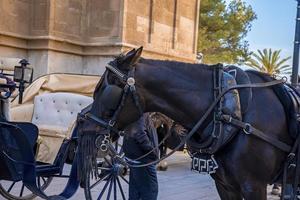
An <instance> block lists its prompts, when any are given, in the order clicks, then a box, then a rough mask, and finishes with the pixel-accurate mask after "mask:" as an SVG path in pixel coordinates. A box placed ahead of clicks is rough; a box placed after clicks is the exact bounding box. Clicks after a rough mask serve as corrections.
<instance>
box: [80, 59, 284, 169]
mask: <svg viewBox="0 0 300 200" xmlns="http://www.w3.org/2000/svg"><path fill="white" fill-rule="evenodd" d="M109 72H111V73H113V74H114V75H116V77H117V78H118V79H119V80H120V81H121V82H122V83H124V84H125V85H124V88H123V92H122V97H121V100H120V102H119V104H118V106H117V108H116V109H115V111H114V113H113V115H112V117H111V118H110V119H109V120H104V119H101V118H99V117H98V116H96V115H94V114H92V113H90V112H87V113H86V114H84V115H81V116H80V117H81V118H84V120H89V121H92V122H94V123H96V124H97V125H99V126H100V127H102V128H104V129H106V130H107V132H106V133H105V134H104V135H105V139H104V140H102V142H101V143H100V144H99V145H97V144H96V147H98V148H100V149H101V150H103V151H107V150H108V149H111V148H112V145H111V141H109V140H108V139H107V138H109V137H110V132H113V133H115V134H118V135H119V136H124V131H123V130H119V129H118V128H116V127H115V125H116V121H117V119H118V117H119V115H120V112H121V111H122V109H123V108H124V106H125V101H126V99H127V98H129V97H130V96H131V97H132V98H133V101H134V104H135V106H136V108H137V109H138V112H139V115H140V116H142V114H143V109H142V106H141V103H140V98H139V96H138V94H137V91H136V87H135V84H136V81H135V78H134V74H135V66H131V70H130V71H129V72H128V74H124V73H123V72H122V71H120V70H119V69H118V66H116V65H112V64H111V63H109V64H108V65H107V66H106V71H105V76H107V75H108V73H109ZM104 80H107V77H104ZM282 83H285V80H284V79H280V80H273V81H270V82H263V83H249V84H240V85H233V86H230V87H228V88H227V89H225V90H223V91H221V92H220V93H219V94H218V95H217V96H216V97H215V100H214V102H213V103H212V104H211V105H210V106H209V108H208V109H207V110H206V112H205V113H204V115H203V116H202V117H201V118H200V119H199V120H198V122H197V123H196V124H195V125H194V127H193V128H192V129H191V130H190V131H189V132H188V133H187V134H186V136H185V138H183V139H182V140H181V142H180V144H178V145H177V146H176V147H175V148H174V149H173V150H172V151H171V152H169V153H168V154H166V155H165V156H163V157H161V158H160V159H158V160H155V161H152V162H149V163H146V164H131V163H129V162H127V161H126V160H124V159H123V158H119V160H120V161H121V162H122V163H125V164H127V166H129V167H145V166H149V165H152V164H157V163H159V162H160V161H162V160H164V159H165V158H167V157H169V156H170V155H172V154H173V153H175V152H176V151H177V150H179V149H180V148H181V147H182V146H183V145H184V144H185V143H186V142H187V141H188V140H189V139H190V138H191V137H192V136H193V135H194V134H195V133H196V132H197V131H198V129H199V127H200V126H202V125H203V123H204V122H205V121H206V120H207V118H208V117H209V116H210V114H211V113H212V112H213V111H214V109H215V107H216V106H217V105H218V103H219V102H220V101H221V99H222V97H223V96H224V95H225V94H226V93H228V92H229V91H231V90H235V89H243V88H265V87H271V86H274V85H278V84H282ZM106 84H107V83H106ZM232 121H233V119H231V118H230V119H227V123H231V122H232ZM250 128H251V127H249V124H247V127H245V128H244V129H245V130H247V131H248V129H250ZM247 131H245V134H247V135H248V134H251V133H249V132H247ZM253 135H255V134H253ZM255 136H257V135H255ZM257 137H259V136H257ZM164 139H165V138H164ZM261 139H263V140H265V141H267V140H266V139H265V138H261ZM273 141H274V140H273ZM267 142H269V141H267ZM269 143H270V142H269ZM274 146H276V145H274ZM158 148H159V146H157V147H155V148H153V149H152V150H151V151H150V152H148V153H147V154H146V155H149V154H150V153H151V152H153V151H156V150H157V149H158ZM111 150H112V151H114V150H113V149H111ZM114 154H115V156H116V157H118V155H116V153H114ZM142 157H144V156H142Z"/></svg>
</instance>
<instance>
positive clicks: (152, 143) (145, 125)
mask: <svg viewBox="0 0 300 200" xmlns="http://www.w3.org/2000/svg"><path fill="white" fill-rule="evenodd" d="M157 145H158V140H157V132H156V129H155V127H154V126H153V123H152V121H151V119H150V117H149V114H147V113H146V114H144V115H143V116H142V117H141V118H140V119H139V120H138V121H136V122H134V123H132V124H130V125H129V126H128V127H126V129H125V136H124V142H123V149H124V153H125V155H126V157H128V158H130V159H136V158H138V157H140V156H142V155H145V154H146V153H148V152H149V151H151V150H152V149H153V148H155V147H157ZM158 155H159V153H158V150H155V151H154V152H152V153H151V154H149V155H148V156H146V157H145V158H142V159H141V160H139V161H141V162H143V163H148V162H151V161H155V160H157V159H158V157H159V156H158Z"/></svg>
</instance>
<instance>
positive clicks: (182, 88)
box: [136, 60, 213, 127]
mask: <svg viewBox="0 0 300 200" xmlns="http://www.w3.org/2000/svg"><path fill="white" fill-rule="evenodd" d="M136 69H137V70H136V79H137V83H138V89H139V93H140V95H141V97H142V99H143V102H144V109H145V112H161V113H163V114H165V115H166V116H168V117H170V118H171V119H173V120H175V121H177V122H179V123H181V124H182V125H185V126H186V127H190V126H192V125H193V124H195V122H196V121H197V120H198V119H199V118H200V117H201V116H202V115H203V114H204V112H205V111H206V110H207V108H208V107H209V105H210V104H211V103H212V101H213V68H212V67H209V66H206V65H199V64H198V65H195V64H187V63H179V62H169V61H153V60H152V61H147V60H146V61H144V62H142V63H140V64H139V65H138V66H137V68H136Z"/></svg>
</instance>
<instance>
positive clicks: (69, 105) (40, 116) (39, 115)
mask: <svg viewBox="0 0 300 200" xmlns="http://www.w3.org/2000/svg"><path fill="white" fill-rule="evenodd" d="M92 102H93V99H92V98H91V97H86V96H83V95H79V94H74V93H63V92H59V93H46V94H42V95H38V96H36V97H35V99H34V111H33V117H32V123H34V124H36V125H47V126H49V125H50V126H59V127H65V128H68V125H70V124H71V123H72V122H73V121H74V120H75V119H76V117H77V113H79V112H80V111H81V110H82V109H83V108H84V107H86V106H88V105H89V104H91V103H92Z"/></svg>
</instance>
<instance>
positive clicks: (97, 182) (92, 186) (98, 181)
mask: <svg viewBox="0 0 300 200" xmlns="http://www.w3.org/2000/svg"><path fill="white" fill-rule="evenodd" d="M109 176H110V174H107V175H105V176H104V177H102V178H101V179H99V180H97V181H96V183H94V184H93V185H91V187H90V188H89V189H90V190H91V189H93V188H94V187H95V186H96V185H98V184H99V183H100V182H102V181H103V180H104V179H106V178H107V177H109Z"/></svg>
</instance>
